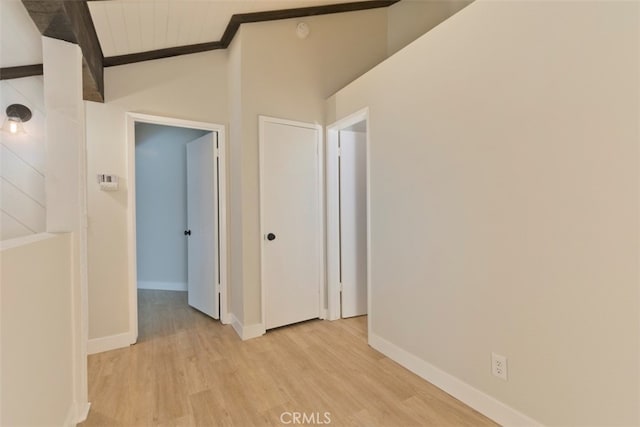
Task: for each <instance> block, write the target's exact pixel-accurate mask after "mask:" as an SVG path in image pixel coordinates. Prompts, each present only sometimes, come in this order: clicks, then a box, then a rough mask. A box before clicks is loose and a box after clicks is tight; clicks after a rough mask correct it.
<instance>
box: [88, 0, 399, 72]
mask: <svg viewBox="0 0 640 427" xmlns="http://www.w3.org/2000/svg"><path fill="white" fill-rule="evenodd" d="M90 1H98V0H90ZM398 1H400V0H374V1H357V2H350V3H338V4H329V5H324V6H311V7H298V8H293V9H282V10H270V11H265V12H253V13H238V14H235V15H233V16H232V17H231V19H230V20H229V23H228V24H227V28H226V29H225V31H224V34H223V35H222V39H221V40H220V41H215V42H209V43H200V44H192V45H187V46H177V47H170V48H166V49H158V50H151V51H147V52H139V53H131V54H128V55H118V56H109V57H106V58H104V62H103V63H104V66H105V67H113V66H115V65H125V64H133V63H136V62H142V61H149V60H152V59H160V58H170V57H172V56H178V55H187V54H190V53H198V52H206V51H210V50H217V49H226V48H228V47H229V44H231V41H232V40H233V38H234V37H235V35H236V33H237V32H238V29H239V28H240V25H241V24H249V23H252V22H264V21H275V20H280V19H290V18H304V17H307V16H317V15H328V14H331V13H342V12H355V11H358V10H368V9H377V8H381V7H389V6H391V5H392V4H394V3H397V2H398Z"/></svg>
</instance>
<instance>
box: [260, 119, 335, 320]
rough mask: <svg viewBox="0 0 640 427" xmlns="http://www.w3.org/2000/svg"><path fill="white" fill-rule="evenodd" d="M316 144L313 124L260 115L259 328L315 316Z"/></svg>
mask: <svg viewBox="0 0 640 427" xmlns="http://www.w3.org/2000/svg"><path fill="white" fill-rule="evenodd" d="M321 144H322V135H321V128H320V127H318V126H316V125H312V124H307V123H300V122H292V121H288V120H281V119H273V118H269V117H260V216H261V235H262V236H261V237H262V251H261V254H262V260H261V261H262V262H261V270H262V271H261V273H262V275H261V281H262V295H263V322H264V325H265V329H271V328H275V327H278V326H283V325H288V324H291V323H296V322H300V321H304V320H308V319H313V318H318V317H321V305H322V297H321V293H322V292H321V290H322V283H323V280H324V267H323V227H322V212H323V210H322V209H323V203H322V191H321V190H322V187H321V183H322V168H321V165H322V163H321V162H322V159H321ZM269 234H272V236H271V238H273V240H269Z"/></svg>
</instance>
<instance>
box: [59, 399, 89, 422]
mask: <svg viewBox="0 0 640 427" xmlns="http://www.w3.org/2000/svg"><path fill="white" fill-rule="evenodd" d="M90 407H91V403H89V402H84V403H83V404H80V405H79V404H78V403H77V402H73V403H71V406H70V407H69V410H68V411H67V418H66V419H65V421H64V426H65V427H75V425H76V424H80V423H81V422H83V421H84V420H86V419H87V416H88V415H89V408H90Z"/></svg>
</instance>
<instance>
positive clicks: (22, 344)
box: [0, 234, 76, 426]
mask: <svg viewBox="0 0 640 427" xmlns="http://www.w3.org/2000/svg"><path fill="white" fill-rule="evenodd" d="M71 259H72V238H71V235H70V234H60V235H47V234H38V235H35V236H28V237H23V238H21V239H14V240H6V241H3V242H2V246H1V247H0V267H1V268H0V278H1V280H0V296H1V298H0V332H1V333H0V346H1V348H2V357H1V359H0V378H1V379H0V384H1V387H0V390H1V391H0V393H1V398H0V402H1V408H0V424H2V425H3V426H27V425H29V426H36V425H40V426H44V425H49V426H53V425H57V426H63V425H64V426H67V425H71V424H72V422H73V424H74V425H75V421H76V420H75V419H74V418H73V417H72V415H74V414H75V413H74V391H73V387H74V385H73V382H74V375H75V372H74V366H73V363H72V361H73V358H74V355H73V341H74V337H73V325H72V322H73V321H74V319H73V317H72V316H73V313H74V307H73V304H72V299H73V291H72V288H73V286H74V282H73V266H72V263H71Z"/></svg>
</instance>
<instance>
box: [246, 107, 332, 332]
mask: <svg viewBox="0 0 640 427" xmlns="http://www.w3.org/2000/svg"><path fill="white" fill-rule="evenodd" d="M258 122H259V133H258V157H259V174H258V179H259V181H260V182H259V192H260V236H259V239H260V297H261V306H260V307H261V311H262V313H261V319H262V326H263V327H265V328H266V326H267V322H266V298H265V296H266V289H265V283H264V259H265V254H264V250H265V245H264V239H265V235H266V230H265V224H264V215H263V214H264V209H263V206H264V199H263V195H264V188H263V183H264V179H263V173H264V152H265V137H264V127H265V124H267V123H275V124H280V125H288V126H296V127H301V128H305V129H313V130H316V131H317V132H318V165H317V166H318V209H319V210H320V212H319V215H318V218H319V221H318V226H317V228H316V234H317V237H318V257H319V260H318V261H319V263H320V269H319V276H320V277H319V278H318V286H319V289H318V292H319V294H320V298H319V300H320V307H318V317H319V318H320V319H324V318H326V309H325V306H326V305H325V299H326V298H325V289H326V286H325V266H326V264H325V256H324V254H325V251H324V241H325V235H324V139H323V128H322V126H321V125H319V124H313V123H305V122H298V121H294V120H287V119H280V118H276V117H269V116H263V115H260V116H258Z"/></svg>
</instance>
